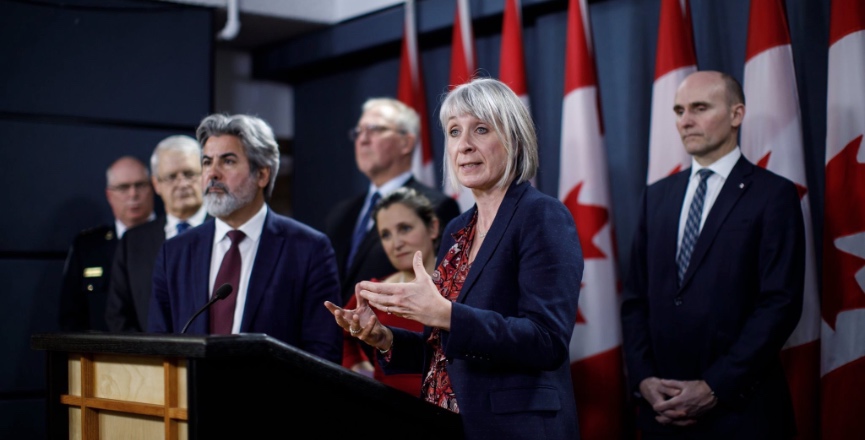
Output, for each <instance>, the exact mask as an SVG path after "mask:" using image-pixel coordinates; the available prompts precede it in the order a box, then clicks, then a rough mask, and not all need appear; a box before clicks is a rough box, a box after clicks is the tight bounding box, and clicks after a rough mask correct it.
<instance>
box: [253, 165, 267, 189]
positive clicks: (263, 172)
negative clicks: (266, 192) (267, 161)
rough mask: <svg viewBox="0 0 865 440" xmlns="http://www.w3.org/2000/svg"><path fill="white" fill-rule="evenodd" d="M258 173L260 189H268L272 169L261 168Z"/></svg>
mask: <svg viewBox="0 0 865 440" xmlns="http://www.w3.org/2000/svg"><path fill="white" fill-rule="evenodd" d="M256 172H257V173H258V187H259V188H266V187H267V184H268V183H270V168H269V167H261V168H259V169H258V171H256Z"/></svg>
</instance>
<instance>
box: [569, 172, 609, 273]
mask: <svg viewBox="0 0 865 440" xmlns="http://www.w3.org/2000/svg"><path fill="white" fill-rule="evenodd" d="M583 183H584V182H580V183H578V184H577V186H575V187H574V189H572V190H571V191H570V192H569V193H568V196H567V197H565V200H564V204H565V206H566V207H567V208H568V211H571V215H572V216H573V217H574V222H576V224H577V235H579V236H580V247H582V248H583V259H584V260H588V259H591V258H607V256H606V255H604V252H603V251H601V250H600V249H599V248H598V247H597V246H595V243H594V242H593V241H592V239H593V238H594V237H595V235H598V232H600V231H601V228H603V227H604V225H606V224H607V222H608V221H609V217H610V214H609V210H607V208H605V207H603V206H595V205H582V204H580V202H579V196H580V190H581V189H582V188H583Z"/></svg>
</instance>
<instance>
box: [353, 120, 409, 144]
mask: <svg viewBox="0 0 865 440" xmlns="http://www.w3.org/2000/svg"><path fill="white" fill-rule="evenodd" d="M388 131H395V132H397V133H400V134H405V130H400V129H397V128H393V127H388V126H385V125H373V124H367V125H359V126H357V127H354V128H352V129H351V130H349V131H348V139H349V140H351V141H352V142H354V141H356V140H357V138H359V137H360V136H361V135H362V134H363V133H364V132H366V134H367V135H368V136H370V137H372V136H381V135H382V134H384V133H385V132H388Z"/></svg>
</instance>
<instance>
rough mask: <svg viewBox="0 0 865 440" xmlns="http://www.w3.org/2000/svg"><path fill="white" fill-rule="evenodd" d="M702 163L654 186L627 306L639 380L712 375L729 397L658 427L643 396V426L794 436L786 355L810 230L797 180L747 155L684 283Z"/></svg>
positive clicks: (632, 363)
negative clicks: (686, 212)
mask: <svg viewBox="0 0 865 440" xmlns="http://www.w3.org/2000/svg"><path fill="white" fill-rule="evenodd" d="M690 173H691V170H690V169H687V170H685V171H682V172H680V173H677V174H675V175H673V176H670V177H667V178H665V179H662V180H660V181H658V182H657V183H655V184H653V185H651V186H649V187H648V188H647V189H646V192H645V194H644V196H643V206H642V209H641V211H640V221H639V227H638V229H637V232H636V234H635V236H634V244H633V248H632V251H631V263H630V274H629V277H628V279H627V283H626V288H625V291H624V296H623V304H622V329H623V336H624V350H625V357H626V365H627V369H628V375H629V382H630V386H631V389H632V390H633V391H638V389H639V384H640V382H641V381H642V380H643V379H645V378H648V377H652V376H654V377H659V378H667V379H678V380H699V379H702V380H705V381H706V382H707V383H708V384H709V386H710V387H711V388H712V390H713V391H714V392H715V395H716V396H717V397H718V405H717V406H716V407H715V408H713V409H712V410H710V411H709V412H707V413H706V414H705V415H704V416H701V418H700V419H699V420H698V422H697V423H696V424H695V425H693V426H692V427H689V428H677V427H668V426H662V425H660V424H658V423H657V422H656V421H655V419H654V415H655V414H654V412H653V411H652V409H651V407H649V405H648V404H647V402H646V401H645V400H644V399H640V405H641V408H640V412H639V415H638V425H639V427H640V428H641V429H643V430H645V431H648V432H668V433H670V434H672V435H674V436H675V435H676V434H677V433H678V434H681V436H682V437H685V436H689V437H687V438H708V439H713V438H723V439H729V438H735V439H737V440H742V439H750V438H754V439H763V438H791V436H792V435H793V433H794V432H795V422H794V419H793V408H792V403H791V399H790V392H789V389H788V385H787V382H786V379H785V376H784V372H783V370H782V368H781V363H780V359H779V353H780V351H781V348H782V346H783V344H784V342H785V341H786V340H787V338H788V337H789V336H790V334H791V333H792V332H793V329H794V328H795V327H796V324H797V322H798V320H799V316H800V313H801V310H802V295H803V288H804V287H803V286H804V273H805V232H804V226H803V220H802V209H801V205H800V200H799V195H798V192H797V190H796V187H795V185H794V184H793V183H792V182H790V181H789V180H787V179H785V178H783V177H780V176H778V175H776V174H773V173H771V172H769V171H767V170H765V169H762V168H759V167H756V166H754V165H753V164H752V163H750V162H748V161H747V160H746V159H745V158H744V157H742V158H740V159H739V161H738V162H737V163H736V165H735V166H734V167H733V170H732V171H731V173H730V175H729V176H728V178H727V180H726V182H725V183H724V186H723V187H722V189H721V192H720V193H719V194H718V198H717V199H716V201H715V203H714V205H713V206H712V208H711V210H710V211H709V213H708V216H707V217H706V221H705V223H704V226H703V229H702V231H701V232H700V236H699V238H698V239H697V243H696V245H695V247H694V251H693V253H692V255H691V262H690V264H689V266H688V270H687V272H686V274H685V278H684V281H683V283H682V286H681V287H679V286H678V281H677V275H676V251H677V241H678V240H677V237H678V225H679V214H680V212H681V211H680V210H681V208H682V203H683V200H684V197H685V189H686V187H687V185H688V179H689V177H690Z"/></svg>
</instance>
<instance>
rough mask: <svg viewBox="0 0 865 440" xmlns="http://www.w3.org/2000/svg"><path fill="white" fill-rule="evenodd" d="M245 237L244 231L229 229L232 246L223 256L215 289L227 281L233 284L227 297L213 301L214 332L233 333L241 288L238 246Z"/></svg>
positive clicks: (211, 315)
mask: <svg viewBox="0 0 865 440" xmlns="http://www.w3.org/2000/svg"><path fill="white" fill-rule="evenodd" d="M244 237H246V234H244V233H243V232H242V231H238V230H232V231H228V238H229V239H231V247H229V248H228V252H226V253H225V256H224V257H222V264H221V265H220V266H219V272H217V273H216V282H214V283H213V290H214V291H215V290H216V289H219V287H220V286H222V285H223V284H225V283H228V284H231V287H232V290H231V294H230V295H228V296H227V297H226V298H225V299H223V300H221V301H217V302H215V303H213V306H212V307H211V309H210V333H212V334H216V335H229V334H231V327H232V325H233V324H234V306H235V304H237V291H238V290H239V289H240V249H239V248H238V246H239V245H240V242H241V241H243V238H244ZM211 294H212V293H211Z"/></svg>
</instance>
